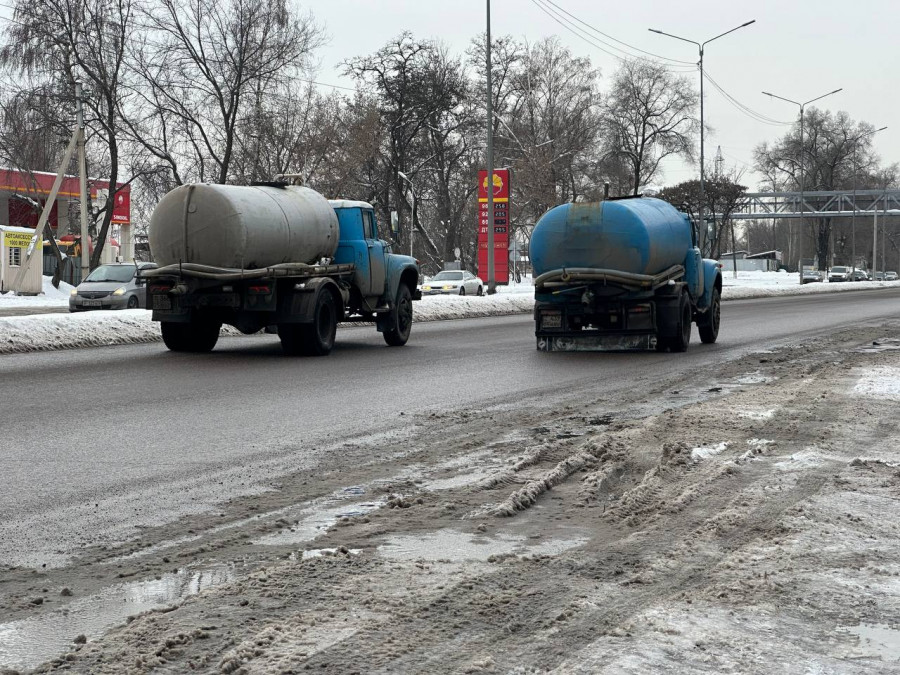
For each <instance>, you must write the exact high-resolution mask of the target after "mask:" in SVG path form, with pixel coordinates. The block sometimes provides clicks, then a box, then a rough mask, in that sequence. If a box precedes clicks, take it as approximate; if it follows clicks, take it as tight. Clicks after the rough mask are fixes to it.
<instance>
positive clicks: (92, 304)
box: [81, 300, 102, 307]
mask: <svg viewBox="0 0 900 675" xmlns="http://www.w3.org/2000/svg"><path fill="white" fill-rule="evenodd" d="M81 304H83V305H84V306H85V307H99V306H100V305H101V304H102V303H101V302H100V301H99V300H84V301H83V302H82V303H81Z"/></svg>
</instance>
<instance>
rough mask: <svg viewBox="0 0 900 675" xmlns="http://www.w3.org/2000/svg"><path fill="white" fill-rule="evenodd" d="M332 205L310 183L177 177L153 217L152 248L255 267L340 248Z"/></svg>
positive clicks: (171, 257) (168, 255) (199, 260)
mask: <svg viewBox="0 0 900 675" xmlns="http://www.w3.org/2000/svg"><path fill="white" fill-rule="evenodd" d="M338 238H339V229H338V220H337V215H336V214H335V212H334V209H333V208H331V206H330V205H329V204H328V200H327V199H325V197H323V196H322V195H320V194H319V193H318V192H316V191H315V190H311V189H309V188H305V187H300V186H295V185H289V186H287V187H284V188H280V187H269V186H243V185H205V184H196V185H182V186H180V187H177V188H175V189H174V190H172V191H171V192H169V193H168V194H166V195H165V196H164V197H163V198H162V199H161V200H160V201H159V204H157V205H156V208H155V209H154V210H153V215H152V216H151V217H150V228H149V239H150V251H151V252H152V254H153V258H154V260H155V261H156V262H157V263H159V264H160V265H173V264H177V263H179V262H183V263H196V264H200V265H211V266H214V267H229V268H239V269H253V268H260V267H268V266H270V265H278V264H280V263H297V262H300V263H310V264H311V263H315V262H317V261H318V260H320V259H321V258H330V257H332V256H333V255H334V252H335V250H336V249H337V245H338Z"/></svg>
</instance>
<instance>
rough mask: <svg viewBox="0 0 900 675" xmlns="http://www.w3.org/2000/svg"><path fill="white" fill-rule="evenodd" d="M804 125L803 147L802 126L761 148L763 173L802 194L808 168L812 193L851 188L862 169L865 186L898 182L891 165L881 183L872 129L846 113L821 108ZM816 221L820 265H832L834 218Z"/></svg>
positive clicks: (758, 158)
mask: <svg viewBox="0 0 900 675" xmlns="http://www.w3.org/2000/svg"><path fill="white" fill-rule="evenodd" d="M804 123H805V133H804V138H803V146H802V147H801V145H800V126H799V122H798V123H796V124H795V125H794V127H793V128H792V129H791V130H790V131H789V132H788V133H787V134H785V135H784V136H783V137H782V138H781V139H780V140H778V141H777V142H775V143H773V144H772V145H769V144H768V143H762V144H760V145H758V146H757V147H756V149H755V151H754V158H755V162H756V167H757V169H758V170H759V171H761V172H763V173H764V174H766V175H767V176H773V177H775V176H780V177H781V180H782V181H783V183H784V185H785V186H786V187H788V188H790V189H793V190H798V189H799V187H800V171H801V167H802V169H803V184H804V187H805V189H806V190H808V191H814V190H837V189H842V188H843V189H848V188H849V187H850V185H851V184H852V183H853V175H854V172H856V171H857V168H859V170H860V173H861V176H862V178H863V180H862V181H860V182H859V186H860V187H862V186H863V185H864V184H866V183H869V182H874V183H880V184H879V185H878V187H882V186H885V187H886V186H887V185H889V184H890V182H891V180H892V177H893V179H894V180H896V177H895V175H894V174H895V173H896V167H893V168H892V167H888V168H887V170H886V171H885V173H884V174H883V175H882V176H881V180H879V178H878V173H879V171H878V168H879V167H878V159H877V157H876V156H875V155H874V153H873V152H872V135H871V133H870V132H871V131H872V129H873V127H872V126H871V125H869V124H866V123H864V122H859V123H858V122H855V121H854V120H853V119H851V118H850V116H849V115H848V114H847V113H845V112H838V113H835V114H832V113H831V112H829V111H822V110H818V109H816V108H810V109H809V110H807V111H806V116H805V120H804ZM885 181H886V182H885ZM810 220H811V221H812V222H810V223H809V226H810V230H809V234H810V235H811V236H812V238H813V240H814V242H815V250H816V254H817V256H818V259H819V263H820V264H821V265H827V264H828V260H829V253H830V251H831V238H832V227H833V226H832V219H831V218H827V217H823V218H812V219H810ZM801 227H802V224H801ZM801 236H803V232H802V231H801Z"/></svg>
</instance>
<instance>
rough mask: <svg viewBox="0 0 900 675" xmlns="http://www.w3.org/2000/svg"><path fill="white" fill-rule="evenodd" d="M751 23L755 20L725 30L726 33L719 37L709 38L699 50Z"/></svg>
mask: <svg viewBox="0 0 900 675" xmlns="http://www.w3.org/2000/svg"><path fill="white" fill-rule="evenodd" d="M751 23H756V19H752V20H751V21H748V22H747V23H742V24H741V25H740V26H735V27H734V28H732V29H731V30H726V31H725V32H724V33H722V34H721V35H716V37H714V38H710V39H709V40H707V41H706V42H704V43H703V44H702V45H700V49H703V47H705V46H706V45H708V44H709V43H710V42H712V41H713V40H718V39H719V38H720V37H725V36H726V35H728V34H729V33H733V32H734V31H736V30H740V29H741V28H745V27H746V26H749V25H750V24H751Z"/></svg>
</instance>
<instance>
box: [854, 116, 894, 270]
mask: <svg viewBox="0 0 900 675" xmlns="http://www.w3.org/2000/svg"><path fill="white" fill-rule="evenodd" d="M885 129H887V127H881V128H880V129H873V130H872V131H869V132H867V133H864V134H862V135H860V136H858V137H857V138H856V142H855V143H854V144H853V215H852V216H850V241H851V255H852V256H853V267H852V269H853V272H852V273H851V277H850V278H851V279H852V280H854V281H855V280H856V184H857V182H858V180H859V142H860V141H861V140H862V139H864V138H867V137H868V136H873V135H875V134H877V133H878V132H879V131H884V130H885ZM873 271H874V270H873Z"/></svg>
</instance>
